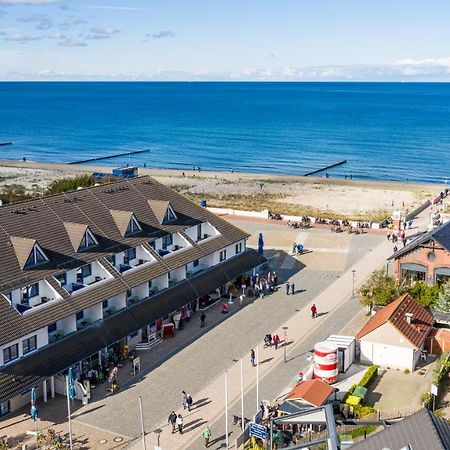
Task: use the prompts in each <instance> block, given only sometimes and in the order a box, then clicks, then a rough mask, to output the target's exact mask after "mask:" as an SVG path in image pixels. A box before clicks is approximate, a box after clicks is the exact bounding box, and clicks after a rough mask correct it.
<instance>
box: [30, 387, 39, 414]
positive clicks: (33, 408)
mask: <svg viewBox="0 0 450 450" xmlns="http://www.w3.org/2000/svg"><path fill="white" fill-rule="evenodd" d="M30 415H31V420H32V421H33V422H36V420H37V418H38V410H37V406H36V388H33V389H31V411H30Z"/></svg>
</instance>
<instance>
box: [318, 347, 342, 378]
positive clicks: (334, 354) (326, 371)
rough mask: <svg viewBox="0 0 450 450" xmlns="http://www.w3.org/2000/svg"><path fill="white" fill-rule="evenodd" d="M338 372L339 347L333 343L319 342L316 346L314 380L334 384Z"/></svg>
mask: <svg viewBox="0 0 450 450" xmlns="http://www.w3.org/2000/svg"><path fill="white" fill-rule="evenodd" d="M338 372H339V369H338V346H337V345H336V344H334V343H332V342H318V343H317V344H316V345H315V346H314V378H318V379H319V380H322V381H325V382H326V383H334V382H336V381H337V377H338Z"/></svg>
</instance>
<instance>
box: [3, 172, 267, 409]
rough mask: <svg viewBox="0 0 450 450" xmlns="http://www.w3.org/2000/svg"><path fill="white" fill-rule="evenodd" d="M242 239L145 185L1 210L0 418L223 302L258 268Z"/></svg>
mask: <svg viewBox="0 0 450 450" xmlns="http://www.w3.org/2000/svg"><path fill="white" fill-rule="evenodd" d="M247 238H248V235H247V234H246V233H244V232H243V231H241V230H240V229H238V228H236V227H234V226H233V225H231V224H230V223H228V222H226V221H224V220H222V219H220V218H218V217H217V216H215V215H214V214H212V213H210V212H208V211H207V210H206V209H205V208H202V207H200V206H198V205H196V204H194V203H192V202H190V201H189V200H187V199H186V198H184V197H183V196H181V195H179V194H177V193H176V192H174V191H172V190H171V189H169V188H168V187H166V186H164V185H162V184H160V183H158V182H157V181H155V180H154V179H152V178H149V177H141V178H135V179H132V180H127V181H119V182H115V183H111V184H107V185H100V186H95V187H93V188H89V189H82V190H78V191H75V192H70V193H65V194H59V195H55V196H50V197H44V198H40V199H36V200H31V201H27V202H23V203H19V204H15V205H9V206H5V207H2V208H0V255H1V258H0V265H1V270H0V416H1V415H4V414H7V413H8V412H9V411H13V410H16V409H18V408H20V407H21V406H23V405H25V404H27V403H29V394H28V392H29V390H30V389H31V388H32V387H37V388H38V393H39V395H40V396H43V398H44V401H47V400H48V397H53V396H54V395H55V392H56V393H61V394H64V378H63V377H61V376H60V375H59V374H61V372H63V371H65V370H67V368H68V367H72V366H75V367H76V366H78V367H81V362H82V361H87V364H89V365H91V366H94V365H96V364H99V363H100V362H101V361H102V358H104V357H105V356H104V355H106V354H107V352H108V349H111V348H112V346H114V345H116V346H117V345H118V343H120V345H124V346H126V347H127V348H128V349H129V350H132V349H133V347H134V346H135V345H137V344H140V343H142V342H143V341H144V342H149V341H152V340H153V339H155V340H157V336H159V335H160V334H161V332H160V330H161V328H164V323H167V322H168V321H169V320H170V317H171V316H172V315H173V314H177V313H178V314H179V313H180V312H181V313H183V312H185V311H187V310H189V311H192V310H194V311H195V310H196V309H197V308H198V307H199V306H200V307H202V308H206V307H207V306H208V305H209V304H210V303H211V302H212V301H214V299H218V298H220V297H219V296H218V293H219V291H220V294H223V295H227V290H228V287H229V285H230V283H232V282H233V281H234V280H235V279H236V278H237V277H239V276H240V275H242V274H243V273H245V272H247V271H249V270H252V269H253V268H254V267H256V266H258V265H260V264H261V263H263V262H264V258H263V257H261V256H260V255H259V254H258V253H256V252H255V251H254V250H251V249H247V248H246V240H247Z"/></svg>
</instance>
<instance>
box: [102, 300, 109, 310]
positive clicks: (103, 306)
mask: <svg viewBox="0 0 450 450" xmlns="http://www.w3.org/2000/svg"><path fill="white" fill-rule="evenodd" d="M107 307H108V300H104V301H103V302H102V308H103V309H106V308H107Z"/></svg>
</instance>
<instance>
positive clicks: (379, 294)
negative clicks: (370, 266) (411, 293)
mask: <svg viewBox="0 0 450 450" xmlns="http://www.w3.org/2000/svg"><path fill="white" fill-rule="evenodd" d="M404 291H405V289H404V288H403V287H401V286H398V285H397V283H396V282H395V280H394V278H392V277H391V276H389V275H388V274H387V273H386V270H385V269H379V270H375V271H374V272H373V273H372V275H371V276H370V278H369V279H368V280H367V281H366V282H365V283H364V284H363V285H362V286H361V287H360V288H359V290H358V294H359V300H360V302H361V303H362V304H363V305H365V306H368V307H369V308H372V307H373V306H386V305H387V304H389V303H391V302H392V301H394V300H395V299H396V298H397V297H399V296H400V295H402V294H403V293H404Z"/></svg>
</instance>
